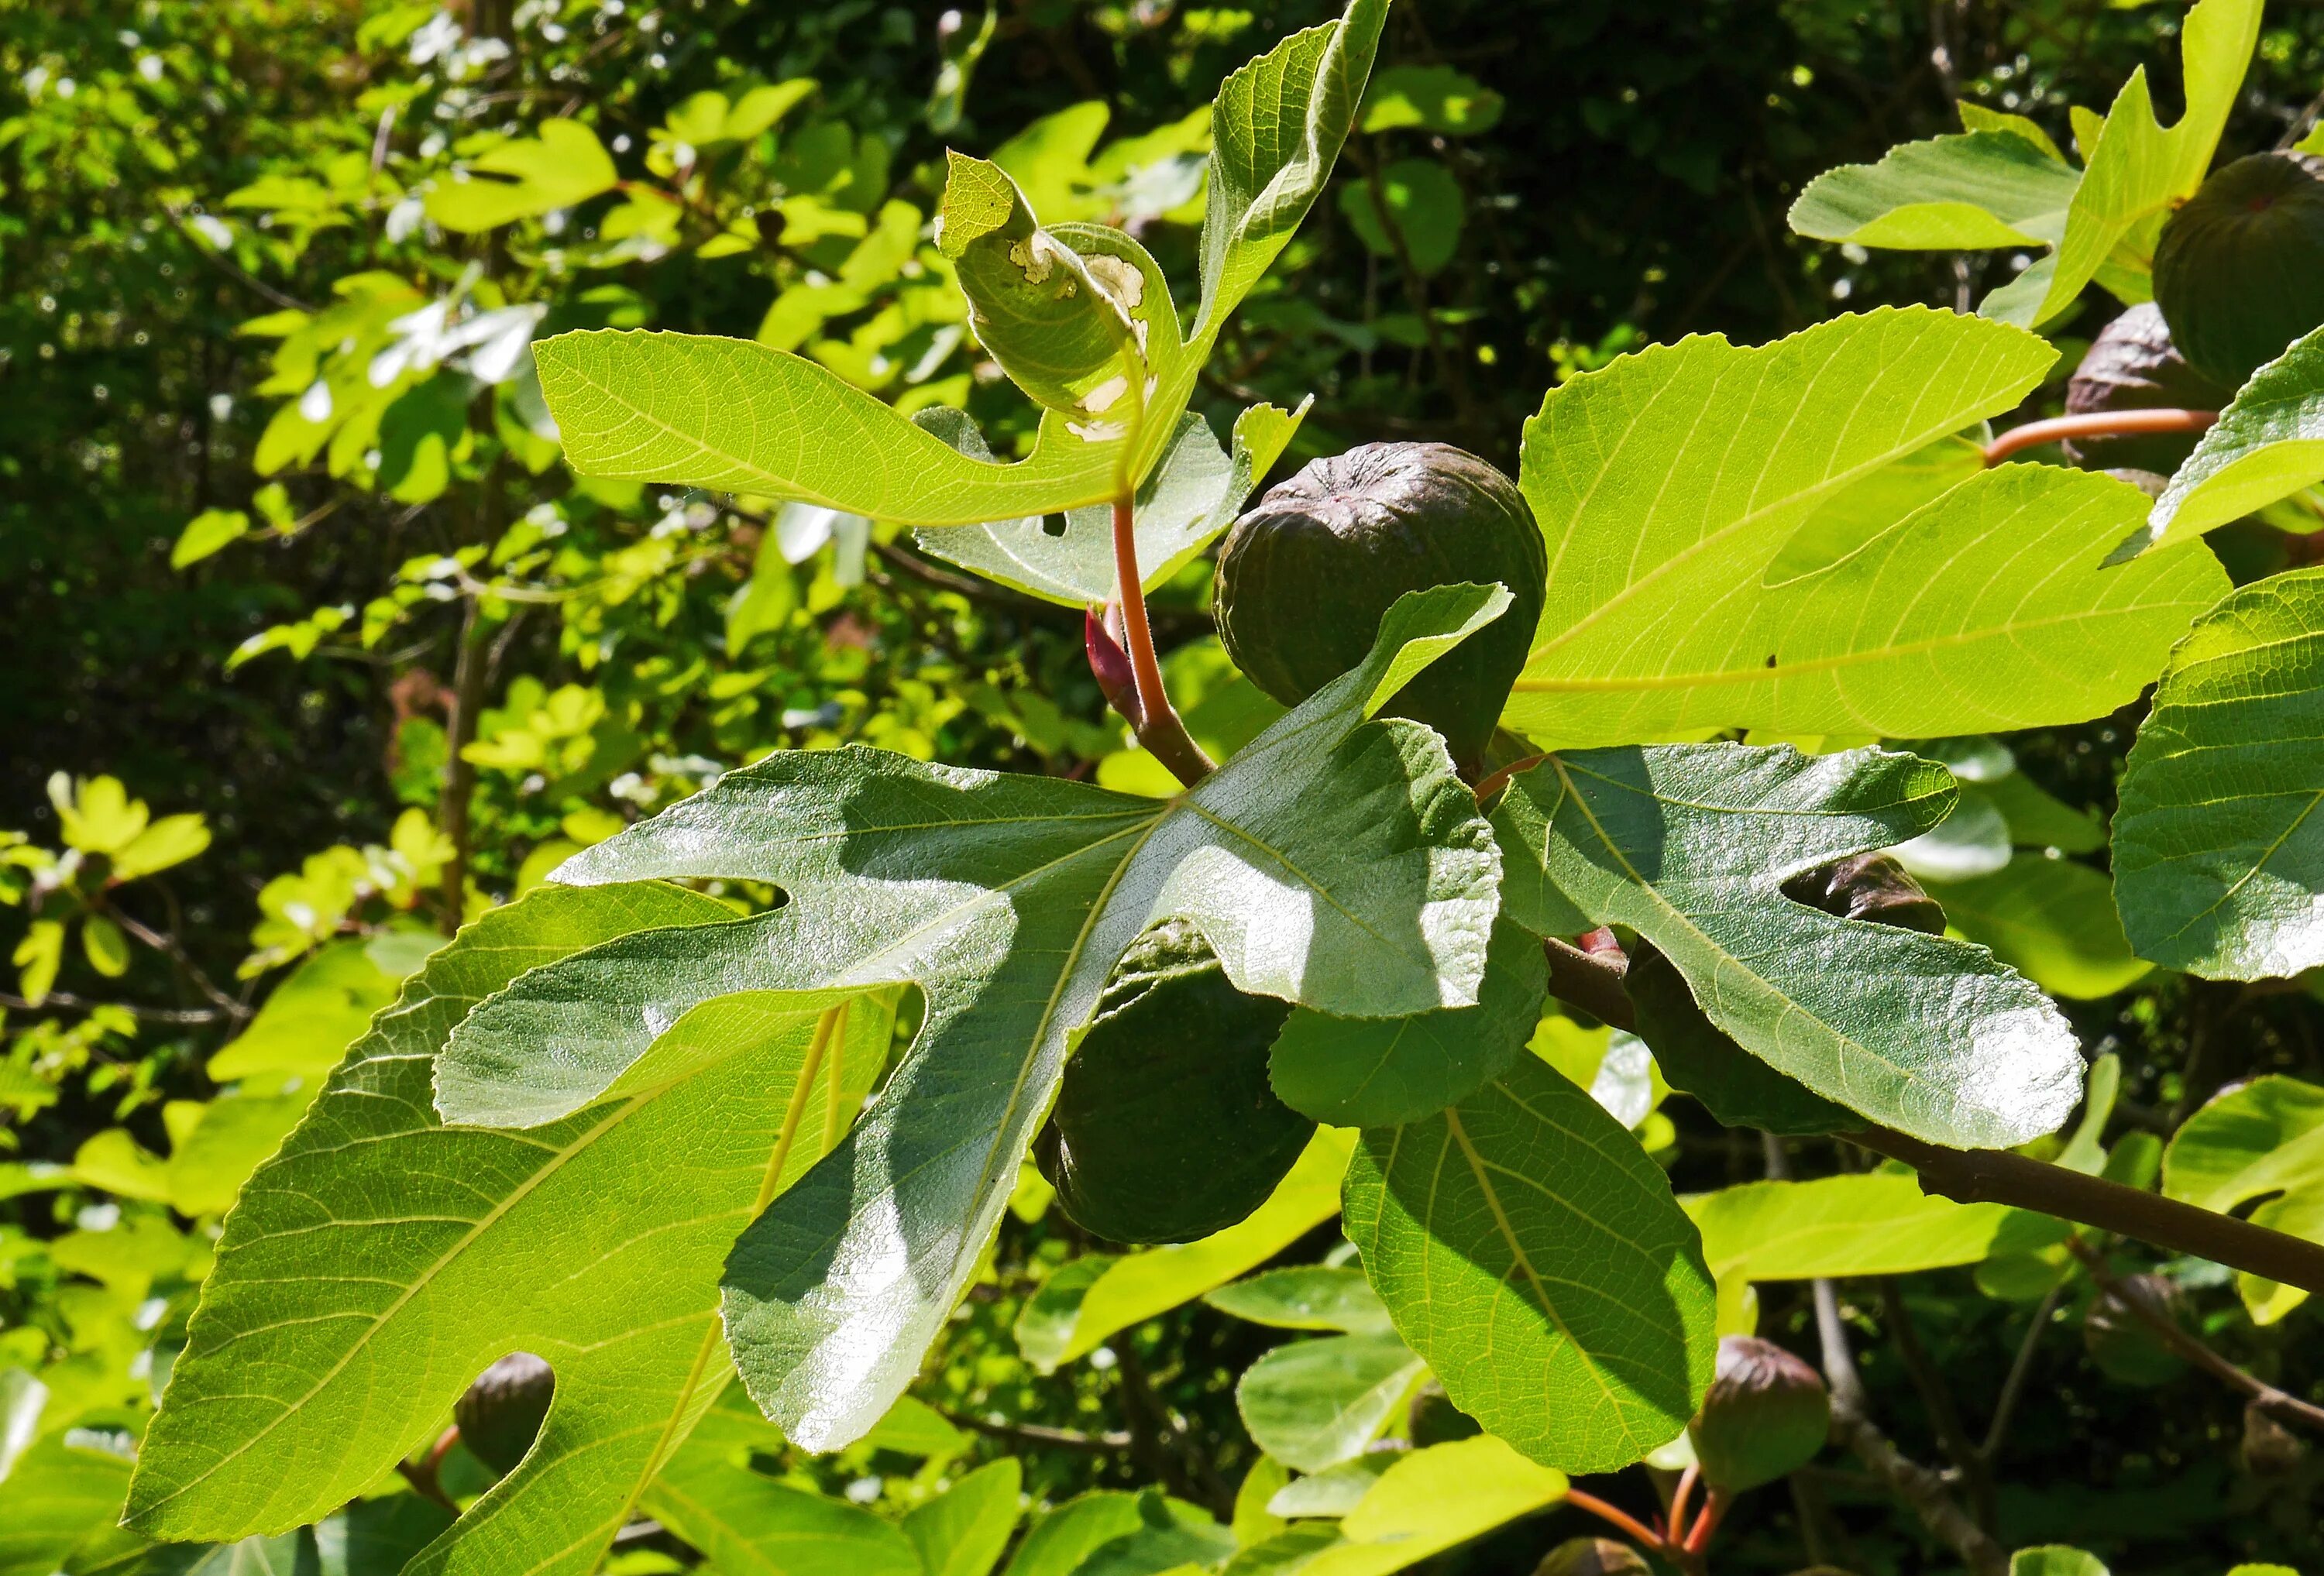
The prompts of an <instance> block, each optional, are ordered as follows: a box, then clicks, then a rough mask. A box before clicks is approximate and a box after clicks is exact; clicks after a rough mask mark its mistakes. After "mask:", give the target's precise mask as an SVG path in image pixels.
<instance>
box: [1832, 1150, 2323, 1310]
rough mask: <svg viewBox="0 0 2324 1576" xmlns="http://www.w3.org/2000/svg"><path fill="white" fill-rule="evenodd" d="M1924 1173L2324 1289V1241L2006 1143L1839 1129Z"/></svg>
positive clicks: (1989, 1197) (1952, 1186) (1930, 1179)
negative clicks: (1954, 1143)
mask: <svg viewBox="0 0 2324 1576" xmlns="http://www.w3.org/2000/svg"><path fill="white" fill-rule="evenodd" d="M1840 1136H1841V1137H1843V1138H1848V1139H1849V1140H1850V1141H1851V1142H1853V1143H1856V1144H1859V1145H1861V1146H1862V1147H1865V1148H1867V1149H1870V1150H1872V1151H1873V1152H1874V1153H1875V1154H1879V1155H1886V1156H1887V1157H1889V1158H1890V1159H1892V1160H1902V1161H1903V1162H1904V1164H1905V1165H1907V1166H1911V1167H1912V1168H1913V1169H1914V1170H1915V1171H1917V1172H1919V1173H1920V1174H1921V1186H1922V1188H1923V1191H1924V1192H1928V1193H1935V1194H1942V1195H1943V1196H1944V1197H1946V1198H1950V1199H1953V1200H1955V1201H1957V1202H1958V1203H2006V1204H2015V1205H2016V1206H2017V1207H2018V1208H2020V1209H2028V1210H2034V1211H2038V1212H2041V1213H2043V1214H2045V1215H2055V1216H2057V1217H2058V1218H2059V1219H2060V1220H2064V1221H2076V1222H2078V1223H2080V1224H2081V1225H2085V1226H2096V1227H2098V1229H2099V1230H2103V1231H2112V1232H2114V1233H2115V1234H2116V1235H2117V1236H2122V1237H2133V1238H2135V1239H2137V1240H2139V1241H2141V1242H2145V1243H2149V1244H2152V1245H2153V1246H2154V1247H2157V1248H2167V1249H2172V1251H2174V1252H2179V1253H2187V1254H2192V1255H2193V1256H2194V1257H2196V1258H2208V1259H2210V1260H2211V1261H2212V1262H2213V1263H2216V1264H2224V1265H2227V1266H2228V1267H2230V1268H2234V1269H2241V1270H2246V1271H2248V1272H2249V1273H2251V1274H2253V1275H2255V1276H2260V1277H2262V1278H2263V1279H2265V1280H2274V1281H2282V1283H2283V1284H2284V1285H2286V1286H2298V1287H2300V1288H2301V1290H2303V1291H2309V1292H2324V1246H2319V1245H2318V1244H2316V1243H2314V1242H2310V1241H2307V1240H2303V1239H2301V1238H2299V1237H2293V1236H2290V1235H2287V1234H2286V1233H2284V1232H2282V1231H2271V1230H2268V1229H2267V1228H2266V1227H2264V1226H2255V1225H2253V1224H2252V1223H2251V1222H2250V1221H2239V1220H2237V1219H2236V1217H2235V1216H2233V1215H2223V1214H2220V1213H2218V1212H2217V1211H2214V1210H2206V1209H2199V1208H2197V1207H2196V1206H2195V1205H2193V1204H2190V1203H2181V1202H2180V1201H2179V1200H2177V1199H2174V1198H2165V1197H2163V1195H2162V1194H2155V1193H2144V1192H2141V1191H2140V1190H2139V1189H2137V1188H2135V1187H2126V1186H2125V1185H2123V1184H2121V1183H2119V1182H2108V1181H2107V1180H2106V1179H2105V1178H2103V1177H2098V1176H2086V1175H2083V1174H2082V1173H2080V1172H2079V1171H2070V1170H2068V1169H2067V1168H2066V1167H2065V1166H2052V1165H2048V1164H2046V1163H2044V1162H2043V1161H2040V1160H2031V1159H2028V1158H2026V1157H2024V1156H2023V1155H2016V1154H2012V1153H2011V1152H2010V1151H2008V1150H2006V1149H1947V1148H1942V1147H1939V1146H1937V1145H1935V1144H1930V1143H1924V1142H1923V1141H1922V1140H1921V1139H1919V1138H1911V1137H1909V1136H1907V1135H1905V1134H1904V1133H1898V1132H1891V1131H1890V1130H1888V1129H1886V1128H1871V1129H1866V1130H1864V1131H1862V1132H1856V1133H1844V1134H1842V1135H1840Z"/></svg>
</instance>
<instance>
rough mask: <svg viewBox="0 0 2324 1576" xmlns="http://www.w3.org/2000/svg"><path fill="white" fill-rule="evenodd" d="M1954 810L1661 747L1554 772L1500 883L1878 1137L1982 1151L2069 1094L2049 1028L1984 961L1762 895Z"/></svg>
mask: <svg viewBox="0 0 2324 1576" xmlns="http://www.w3.org/2000/svg"><path fill="white" fill-rule="evenodd" d="M1954 792H1955V790H1954V788H1953V786H1952V779H1951V776H1950V773H1948V772H1947V771H1946V770H1944V769H1943V768H1942V767H1941V766H1938V765H1936V764H1934V763H1933V762H1931V761H1925V760H1917V759H1915V758H1914V757H1912V756H1909V755H1895V754H1888V753H1885V752H1883V751H1877V750H1856V751H1847V752H1845V753H1841V754H1835V755H1822V756H1813V757H1809V756H1803V755H1801V754H1799V753H1798V752H1797V751H1794V750H1793V749H1792V748H1791V747H1790V746H1788V745H1783V746H1777V747H1775V748H1773V749H1756V748H1753V747H1750V746H1747V745H1737V744H1692V745H1689V744H1673V745H1658V746H1652V747H1648V748H1646V749H1633V750H1600V751H1584V752H1580V753H1576V754H1572V755H1553V756H1551V757H1550V758H1549V759H1548V760H1545V761H1544V762H1543V763H1542V764H1541V765H1539V766H1537V767H1535V768H1533V769H1532V770H1528V771H1526V772H1524V773H1522V774H1521V775H1519V776H1518V777H1517V779H1514V780H1513V781H1512V782H1511V783H1510V785H1509V791H1508V794H1507V795H1506V796H1505V797H1503V798H1502V800H1501V802H1500V805H1499V806H1498V808H1497V809H1496V811H1495V815H1494V825H1495V826H1496V827H1497V828H1498V829H1499V831H1500V833H1501V845H1502V849H1503V851H1504V853H1505V854H1506V855H1507V856H1508V859H1509V861H1510V863H1511V865H1512V867H1513V868H1514V867H1515V866H1516V865H1517V864H1518V863H1519V862H1526V861H1531V862H1535V863H1537V864H1538V865H1539V867H1540V868H1541V869H1542V870H1543V871H1545V880H1546V882H1547V883H1548V884H1551V885H1554V887H1555V888H1556V889H1559V890H1560V891H1562V892H1563V894H1564V895H1565V897H1566V898H1567V899H1569V900H1571V902H1572V904H1573V905H1574V906H1575V907H1576V908H1578V909H1579V910H1580V911H1581V912H1582V914H1584V915H1585V916H1586V917H1587V918H1588V920H1589V922H1590V923H1591V924H1592V925H1624V926H1629V927H1631V928H1632V929H1634V930H1636V931H1637V933H1638V934H1639V935H1642V936H1644V937H1646V939H1647V940H1648V941H1651V942H1652V943H1654V945H1655V947H1656V948H1657V949H1658V950H1660V951H1661V953H1662V954H1664V956H1665V957H1667V958H1668V959H1669V960H1670V962H1671V963H1673V964H1674V965H1675V966H1676V967H1677V969H1678V971H1679V972H1680V973H1681V974H1683V976H1684V977H1685V979H1686V982H1687V984H1688V986H1689V988H1690V989H1691V990H1692V992H1693V995H1694V999H1695V1001H1696V1002H1697V1004H1699V1005H1700V1006H1701V1009H1702V1010H1703V1012H1704V1013H1705V1014H1706V1015H1707V1016H1708V1017H1709V1018H1711V1022H1713V1023H1714V1024H1716V1025H1717V1026H1718V1027H1719V1028H1721V1029H1723V1030H1724V1031H1726V1033H1727V1034H1728V1036H1729V1037H1731V1038H1732V1039H1734V1040H1735V1042H1736V1043H1737V1044H1738V1045H1740V1046H1742V1047H1743V1048H1744V1049H1745V1050H1747V1051H1749V1052H1750V1053H1752V1054H1753V1055H1756V1056H1757V1057H1759V1058H1760V1059H1761V1060H1762V1061H1765V1062H1766V1063H1767V1064H1769V1065H1771V1066H1773V1067H1775V1069H1776V1070H1777V1071H1779V1072H1782V1073H1784V1074H1789V1075H1790V1076H1791V1077H1793V1078H1794V1079H1796V1080H1798V1081H1799V1082H1800V1083H1803V1084H1805V1085H1806V1086H1807V1087H1808V1088H1809V1089H1811V1090H1812V1091H1814V1092H1816V1093H1818V1094H1820V1095H1821V1096H1823V1097H1824V1098H1825V1099H1826V1100H1830V1101H1837V1102H1839V1103H1840V1104H1841V1105H1844V1106H1846V1107H1848V1108H1849V1110H1851V1111H1858V1112H1861V1113H1862V1114H1863V1115H1864V1116H1866V1117H1867V1118H1868V1119H1870V1120H1872V1121H1874V1122H1876V1123H1878V1124H1880V1125H1883V1126H1886V1127H1891V1128H1895V1129H1901V1130H1903V1131H1904V1132H1908V1133H1911V1134H1913V1135H1914V1136H1915V1137H1917V1138H1925V1139H1927V1140H1928V1141H1929V1142H1931V1143H1936V1144H1947V1145H1951V1146H1954V1147H1968V1148H1979V1147H2002V1146H2006V1145H2011V1144H2020V1143H2024V1141H2026V1140H2027V1139H2029V1138H2034V1137H2036V1136H2038V1135H2040V1134H2043V1133H2047V1132H2049V1131H2051V1130H2052V1129H2055V1128H2056V1127H2057V1126H2058V1124H2059V1123H2061V1122H2062V1121H2064V1120H2065V1119H2066V1117H2067V1116H2068V1115H2069V1114H2070V1112H2071V1111H2072V1110H2073V1107H2074V1103H2075V1101H2076V1099H2077V1098H2078V1097H2079V1095H2080V1092H2081V1082H2082V1057H2081V1051H2080V1046H2079V1045H2078V1044H2077V1042H2076V1040H2075V1038H2074V1034H2073V1030H2072V1028H2071V1027H2070V1025H2069V1024H2068V1023H2067V1022H2066V1020H2065V1018H2063V1017H2061V1015H2060V1014H2059V1012H2058V1010H2057V1009H2056V1008H2054V1007H2052V1005H2051V1004H2050V1002H2049V1000H2047V999H2046V998H2045V997H2043V995H2042V993H2041V992H2040V991H2036V990H2035V989H2034V988H2033V986H2032V985H2031V984H2029V983H2028V982H2026V981H2025V980H2024V978H2022V977H2021V976H2019V975H2018V974H2016V973H2015V972H2013V971H2011V970H2009V969H2007V968H2006V967H2004V966H2003V965H2002V964H2000V963H1997V962H1995V961H1994V959H1993V957H1992V955H1991V954H1988V953H1987V952H1986V951H1984V949H1982V948H1979V947H1973V946H1969V945H1963V944H1962V943H1960V942H1958V941H1951V940H1948V939H1946V938H1945V937H1942V936H1935V935H1923V934H1922V933H1921V932H1918V931H1914V930H1907V929H1903V928H1900V927H1898V926H1887V925H1875V924H1871V923H1868V922H1866V921H1862V920H1852V919H1842V918H1839V917H1835V916H1833V915H1830V914H1826V913H1823V912H1821V911H1820V910H1817V909H1814V908H1809V907H1808V906H1807V905H1805V904H1803V903H1797V902H1794V901H1792V900H1791V899H1787V898H1785V897H1784V896H1783V895H1782V893H1781V891H1780V889H1781V887H1782V885H1783V883H1784V881H1785V880H1789V879H1790V878H1791V877H1793V876H1794V875H1798V874H1802V873H1803V872H1805V871H1812V870H1815V869H1818V868H1821V866H1824V865H1828V864H1831V863H1833V862H1836V861H1838V860H1841V859H1845V858H1847V857H1849V855H1851V854H1857V853H1869V852H1871V851H1873V850H1875V849H1879V848H1885V847H1888V846H1892V845H1894V844H1895V843H1902V842H1904V841H1905V840H1907V839H1908V838H1911V837H1914V836H1916V835H1918V834H1921V833H1923V832H1926V831H1928V830H1929V829H1930V828H1932V826H1935V825H1938V824H1939V823H1940V822H1941V820H1942V819H1943V818H1944V816H1945V815H1946V813H1947V812H1948V811H1950V809H1951V807H1952V803H1953V798H1954ZM1520 849H1523V850H1525V853H1523V854H1520V853H1519V852H1518V851H1519V850H1520Z"/></svg>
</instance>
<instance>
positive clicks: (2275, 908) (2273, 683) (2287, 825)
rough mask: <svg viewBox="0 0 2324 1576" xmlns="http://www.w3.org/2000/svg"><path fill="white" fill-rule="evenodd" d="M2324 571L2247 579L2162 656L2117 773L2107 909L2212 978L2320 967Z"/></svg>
mask: <svg viewBox="0 0 2324 1576" xmlns="http://www.w3.org/2000/svg"><path fill="white" fill-rule="evenodd" d="M2319 804H2324V569H2315V568H2311V569H2301V570H2296V571H2294V572H2292V573H2291V574H2286V575H2278V576H2274V577H2273V579H2268V580H2262V581H2260V582H2258V583H2257V584H2255V585H2246V586H2245V587H2244V588H2243V589H2242V590H2240V591H2237V592H2236V593H2235V594H2233V595H2231V596H2229V597H2227V599H2226V600H2225V601H2223V602H2221V603H2220V604H2219V605H2218V607H2217V608H2216V609H2214V610H2213V611H2212V612H2210V613H2207V614H2205V615H2204V616H2203V617H2202V618H2201V619H2199V620H2198V621H2197V622H2196V624H2195V628H2194V631H2193V632H2191V633H2190V634H2189V635H2188V637H2187V638H2186V640H2184V641H2181V642H2180V644H2179V647H2178V649H2177V650H2174V651H2172V654H2171V666H2170V667H2169V668H2167V669H2166V670H2165V671H2164V673H2163V683H2162V685H2161V686H2160V687H2158V688H2157V689H2156V690H2155V692H2154V704H2153V710H2152V711H2151V712H2149V713H2148V714H2147V718H2146V721H2145V723H2144V724H2143V725H2142V726H2141V727H2140V728H2139V730H2138V740H2137V742H2136V743H2135V744H2133V745H2132V746H2131V751H2130V758H2129V760H2128V762H2127V764H2126V767H2125V769H2124V771H2123V779H2122V794H2121V805H2120V808H2119V809H2118V810H2116V814H2115V821H2114V880H2115V902H2116V907H2117V908H2118V909H2119V910H2120V912H2121V915H2122V922H2123V931H2124V934H2125V935H2127V936H2128V937H2129V938H2130V945H2131V948H2132V950H2133V951H2135V953H2137V954H2138V955H2139V956H2140V957H2143V958H2147V959H2150V960H2152V961H2153V962H2155V963H2162V964H2163V965H2165V966H2166V967H2170V968H2174V969H2184V970H2186V971H2187V972H2190V973H2194V974H2200V975H2202V976H2203V977H2204V978H2206V979H2215V980H2257V979H2265V978H2268V977H2271V976H2277V975H2286V976H2288V975H2292V974H2296V973H2299V972H2301V970H2303V969H2310V968H2313V967H2315V966H2316V965H2317V964H2319V963H2324V816H2317V815H2316V814H2315V811H2316V808H2317V806H2318V805H2319Z"/></svg>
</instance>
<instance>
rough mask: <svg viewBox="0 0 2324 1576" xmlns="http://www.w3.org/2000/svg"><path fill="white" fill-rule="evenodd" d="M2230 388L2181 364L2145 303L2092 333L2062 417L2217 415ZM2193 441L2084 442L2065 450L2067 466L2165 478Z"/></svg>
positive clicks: (2179, 436)
mask: <svg viewBox="0 0 2324 1576" xmlns="http://www.w3.org/2000/svg"><path fill="white" fill-rule="evenodd" d="M2233 394H2234V391H2233V390H2232V389H2223V388H2221V387H2220V386H2219V385H2218V383H2215V382H2212V381H2211V380H2210V379H2209V378H2207V377H2205V376H2204V375H2203V374H2202V373H2199V372H2197V371H2196V370H2195V369H2194V368H2193V367H2191V366H2189V365H2188V364H2187V358H2186V357H2185V356H2183V355H2180V354H2179V347H2178V346H2176V345H2173V344H2172V342H2171V325H2170V324H2168V323H2166V322H2164V321H2163V309H2161V308H2160V307H2158V306H2156V305H2155V304H2154V303H2153V301H2147V302H2144V303H2142V304H2141V305H2138V306H2135V307H2133V308H2131V309H2129V310H2128V311H2126V312H2125V313H2123V314H2122V315H2121V316H2119V317H2117V318H2115V320H2114V321H2113V322H2111V323H2108V324H2107V326H2106V327H2103V328H2101V329H2099V330H2098V337H2097V338H2096V339H2093V340H2091V341H2090V347H2089V350H2088V351H2087V352H2086V353H2084V355H2083V356H2082V364H2081V365H2080V366H2078V367H2076V368H2075V369H2074V376H2073V381H2072V382H2069V383H2068V384H2067V385H2066V414H2068V415H2069V416H2095V415H2099V414H2104V413H2111V412H2114V411H2118V410H2218V409H2219V408H2220V407H2222V406H2224V405H2225V404H2226V403H2227V401H2228V400H2229V399H2230V398H2231V397H2233ZM2197 441H2198V435H2196V434H2194V433H2191V432H2189V433H2149V434H2146V435H2144V436H2140V437H2133V438H2077V439H2075V440H2074V441H2073V442H2070V443H2069V444H2067V445H2066V453H2067V454H2068V456H2070V457H2071V458H2072V459H2073V461H2074V463H2075V464H2076V465H2080V466H2082V467H2084V468H2085V469H2088V470H2093V471H2149V472H2153V473H2155V474H2158V475H2165V476H2167V475H2170V474H2171V473H2172V472H2173V471H2175V470H2177V469H2178V468H2179V467H2180V465H2181V464H2183V463H2184V462H2185V461H2186V458H2187V456H2189V455H2190V454H2192V453H2194V452H2195V445H2196V442H2197Z"/></svg>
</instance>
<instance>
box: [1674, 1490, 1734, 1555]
mask: <svg viewBox="0 0 2324 1576" xmlns="http://www.w3.org/2000/svg"><path fill="white" fill-rule="evenodd" d="M1726 1509H1727V1496H1726V1495H1724V1494H1722V1493H1720V1491H1719V1490H1718V1489H1716V1488H1713V1489H1712V1490H1711V1492H1710V1493H1709V1494H1707V1495H1705V1496H1704V1497H1703V1500H1702V1514H1701V1516H1696V1517H1695V1518H1694V1525H1692V1526H1691V1527H1689V1528H1688V1529H1687V1533H1686V1542H1685V1544H1683V1547H1684V1548H1685V1550H1686V1552H1687V1553H1690V1554H1699V1553H1702V1551H1703V1550H1705V1549H1707V1548H1709V1547H1710V1546H1711V1533H1712V1532H1714V1531H1715V1530H1717V1528H1718V1526H1719V1517H1720V1515H1721V1514H1722V1513H1724V1512H1725V1510H1726ZM1672 1535H1673V1536H1676V1535H1677V1534H1676V1533H1675V1532H1674V1533H1673V1534H1672Z"/></svg>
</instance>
